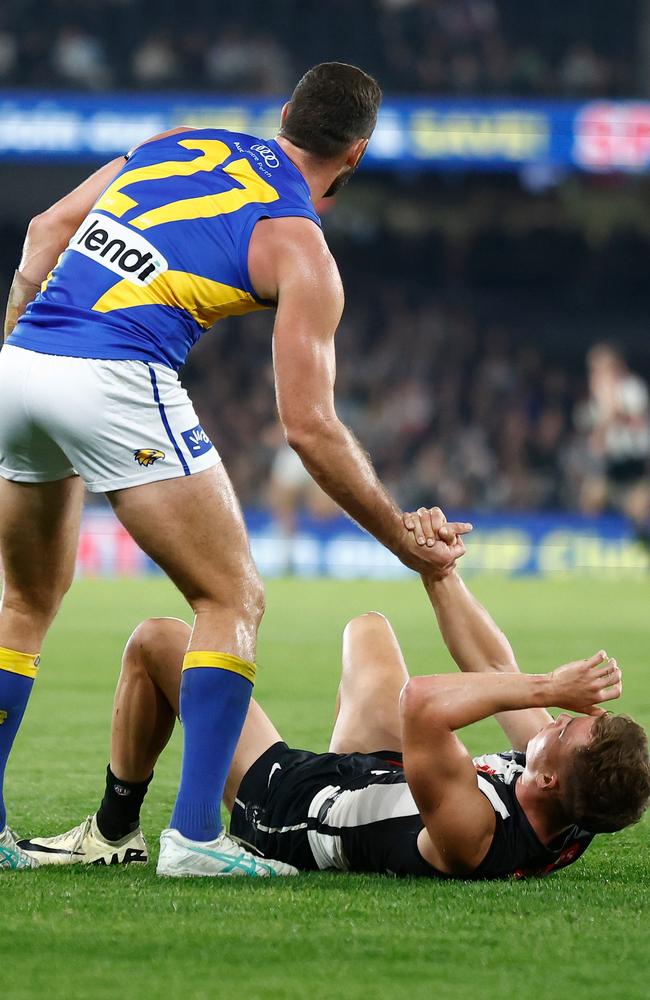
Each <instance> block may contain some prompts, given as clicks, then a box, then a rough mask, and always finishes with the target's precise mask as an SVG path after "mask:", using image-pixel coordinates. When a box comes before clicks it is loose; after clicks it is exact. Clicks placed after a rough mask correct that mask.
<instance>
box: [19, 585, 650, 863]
mask: <svg viewBox="0 0 650 1000" xmlns="http://www.w3.org/2000/svg"><path fill="white" fill-rule="evenodd" d="M425 586H426V590H427V593H428V595H429V597H430V599H431V602H432V604H433V607H434V610H435V613H436V616H437V619H438V623H439V625H440V630H441V632H442V635H443V638H444V640H445V642H446V644H447V647H448V649H449V651H450V653H451V655H452V656H453V658H454V659H455V661H456V663H457V664H458V666H459V667H460V669H461V671H462V673H461V674H460V675H458V674H438V675H433V676H430V677H414V678H409V675H408V672H407V669H406V666H405V663H404V660H403V658H402V653H401V651H400V647H399V645H398V643H397V639H396V638H395V635H394V633H393V630H392V629H391V626H390V624H389V623H388V621H387V620H386V619H385V618H384V617H383V616H382V615H379V614H376V613H370V614H366V615H362V616H360V617H358V618H354V619H353V620H352V621H351V622H350V623H349V624H348V626H347V627H346V629H345V632H344V637H343V673H342V678H341V686H340V689H339V696H338V699H337V711H336V721H335V725H334V731H333V733H332V738H331V742H330V752H329V753H326V754H318V753H311V752H310V751H305V750H293V749H291V748H289V747H288V746H287V744H286V743H284V742H283V740H282V736H281V735H280V733H279V732H278V731H277V729H276V728H275V726H274V725H273V723H272V722H271V720H270V719H269V718H268V716H267V715H266V714H265V713H264V712H263V711H262V709H261V708H260V706H259V705H258V704H256V703H255V702H252V703H251V706H250V709H249V712H248V717H247V720H246V724H245V726H244V730H243V733H242V736H241V739H240V741H239V745H238V747H237V751H236V753H235V756H234V760H233V764H232V767H231V770H230V774H229V778H228V783H227V786H226V795H225V802H226V805H227V807H228V809H229V810H230V811H231V813H232V821H231V833H232V834H233V835H234V836H236V837H239V838H241V839H242V840H243V841H245V842H247V843H248V844H249V845H251V846H252V847H254V848H255V849H256V850H257V851H259V852H261V853H262V854H263V855H265V856H266V857H271V858H276V859H279V860H281V861H284V862H286V863H287V864H289V865H293V866H295V867H296V868H298V869H300V870H310V869H319V868H321V869H325V868H335V869H344V870H346V871H365V872H368V871H370V872H385V873H390V874H395V875H421V876H428V877H439V876H442V877H444V876H455V877H461V878H498V877H504V876H509V875H518V876H522V875H531V874H545V873H547V872H551V871H553V870H555V869H557V868H562V867H564V866H565V865H568V864H570V863H571V862H572V861H575V860H576V859H577V858H578V857H579V856H580V855H581V854H582V852H583V851H584V850H585V848H586V847H587V846H588V845H589V843H590V841H591V839H592V836H593V834H594V833H600V832H609V831H614V830H620V829H621V828H622V827H624V826H627V825H628V824H630V823H634V822H636V820H638V819H639V817H640V816H641V815H642V813H643V811H644V809H645V808H646V804H647V801H648V796H649V794H650V767H649V763H648V746H647V740H646V736H645V733H644V732H643V730H642V729H641V727H640V726H639V725H637V724H636V723H635V722H633V721H632V720H631V719H629V718H628V717H627V716H625V715H611V714H609V713H605V712H604V711H603V710H602V709H599V708H597V707H596V706H597V704H598V703H599V702H603V701H610V700H612V699H615V698H618V697H619V695H620V694H621V671H620V669H619V668H618V666H617V664H616V662H615V661H614V660H610V659H608V657H607V655H606V654H605V653H604V652H599V653H596V654H595V656H592V657H590V658H588V659H586V660H581V661H579V662H576V663H570V664H568V665H566V666H563V667H560V668H559V669H557V670H554V671H553V672H552V673H550V674H537V675H526V674H521V673H520V672H519V669H518V667H517V663H516V661H515V657H514V654H513V651H512V649H511V647H510V644H509V642H508V640H507V639H506V637H505V636H504V635H503V633H502V632H501V631H500V630H499V629H498V627H497V626H496V625H495V623H494V622H493V620H492V619H491V617H490V616H489V614H488V613H487V611H486V610H485V609H484V608H483V607H482V606H481V605H480V604H479V603H478V601H477V600H476V599H475V598H474V597H473V596H472V594H471V593H470V591H469V590H468V588H467V586H466V585H465V584H464V583H463V581H462V580H461V579H460V577H459V576H458V575H457V574H456V573H454V574H453V575H451V576H448V577H446V578H445V579H443V580H439V581H433V580H427V581H425ZM188 635H189V626H188V625H186V624H185V623H184V622H181V621H178V620H176V619H169V618H167V619H152V620H149V621H146V622H143V623H142V624H141V625H140V626H138V628H137V629H136V630H135V632H134V633H133V635H132V636H131V638H130V640H129V642H128V645H127V647H126V650H125V654H124V659H123V664H122V673H121V676H120V680H119V684H118V688H117V693H116V698H115V708H114V716H113V733H112V755H111V763H110V767H109V770H108V778H107V784H106V793H105V796H104V799H103V801H102V804H101V806H100V808H99V811H98V812H97V813H96V814H95V815H94V816H92V817H89V818H88V819H87V820H86V821H85V822H84V823H82V824H81V825H80V826H79V827H77V828H75V829H74V830H71V831H70V832H68V833H66V834H63V835H62V836H60V837H54V838H34V839H32V840H31V841H22V842H21V844H20V846H21V847H22V848H23V850H25V851H27V852H29V853H30V854H31V855H32V856H33V857H34V858H35V859H38V861H40V862H41V863H42V864H43V863H44V864H69V863H74V862H83V863H91V864H92V863H94V864H119V863H123V862H129V861H146V860H147V848H146V844H145V841H144V839H143V837H142V834H141V833H140V828H139V816H140V807H141V805H142V801H143V798H144V795H145V793H146V790H147V787H148V785H149V782H150V780H151V774H152V771H153V768H154V765H155V763H156V760H157V759H158V756H159V754H160V753H161V751H162V750H163V748H164V746H165V745H166V743H167V741H168V739H169V736H170V734H171V732H172V729H173V727H174V721H175V718H176V715H177V714H178V703H179V689H180V682H181V667H182V661H183V655H184V650H185V648H186V646H187V639H188ZM400 693H401V696H400ZM550 705H554V706H559V707H560V708H563V709H570V710H573V711H577V712H582V713H586V714H582V715H578V716H573V717H572V716H570V715H567V714H565V713H562V714H561V715H559V716H558V718H557V719H555V721H554V720H553V719H552V718H551V716H550V715H549V713H548V711H547V710H546V709H547V706H550ZM491 715H495V716H496V718H497V720H498V721H499V723H500V725H501V727H502V729H503V730H504V732H505V734H506V736H507V738H508V740H509V742H510V744H511V745H512V746H513V747H514V750H512V751H510V752H508V753H503V754H496V753H495V754H488V755H487V756H482V757H477V758H475V759H474V760H472V758H471V756H470V754H469V753H468V751H467V750H466V749H465V747H464V745H463V743H462V742H461V740H460V739H459V738H458V736H457V735H456V730H459V729H462V728H463V727H464V726H467V725H469V724H471V723H473V722H478V721H479V720H480V719H484V718H487V717H488V716H491ZM118 776H119V777H118ZM587 831H589V832H587ZM195 848H196V849H195V850H194V849H193V848H192V846H191V845H186V847H185V854H184V858H183V864H182V865H179V864H177V865H176V866H175V867H174V869H173V870H172V871H170V872H166V871H165V868H164V867H162V868H161V866H160V864H159V869H158V870H159V871H161V872H162V873H163V874H181V873H183V874H194V875H201V874H208V873H209V868H208V866H207V865H206V859H205V858H204V857H203V855H204V853H205V847H204V845H200V844H197V845H195ZM208 860H209V859H208ZM242 873H244V869H243V868H242Z"/></svg>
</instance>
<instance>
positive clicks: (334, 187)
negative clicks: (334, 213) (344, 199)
mask: <svg viewBox="0 0 650 1000" xmlns="http://www.w3.org/2000/svg"><path fill="white" fill-rule="evenodd" d="M356 169H357V168H356V167H343V170H342V171H341V173H340V174H339V175H338V177H337V178H336V179H335V180H334V181H333V182H332V183H331V184H330V186H329V187H328V189H327V191H326V192H325V194H324V195H323V198H331V197H332V196H333V195H335V194H338V192H339V191H340V190H341V188H342V187H345V185H346V184H347V182H348V181H349V180H350V178H351V177H352V174H353V173H354V171H355V170H356Z"/></svg>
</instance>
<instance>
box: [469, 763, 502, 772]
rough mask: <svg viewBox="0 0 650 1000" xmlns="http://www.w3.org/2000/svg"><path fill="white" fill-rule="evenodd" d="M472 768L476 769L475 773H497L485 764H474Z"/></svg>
mask: <svg viewBox="0 0 650 1000" xmlns="http://www.w3.org/2000/svg"><path fill="white" fill-rule="evenodd" d="M474 767H475V768H476V770H477V771H480V772H481V774H496V773H497V772H496V771H495V769H494V768H493V767H488V765H487V764H475V765H474Z"/></svg>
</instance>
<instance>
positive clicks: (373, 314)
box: [184, 285, 650, 525]
mask: <svg viewBox="0 0 650 1000" xmlns="http://www.w3.org/2000/svg"><path fill="white" fill-rule="evenodd" d="M270 325H271V319H270V317H268V316H264V315H261V314H256V315H253V316H250V317H247V318H244V319H240V320H238V321H237V324H236V326H235V325H234V324H233V325H232V326H228V325H227V324H223V326H222V329H221V330H220V332H219V333H217V332H216V331H215V333H214V335H211V336H210V337H208V338H206V340H205V341H204V343H203V344H202V346H201V347H200V348H199V349H198V350H197V352H196V356H195V358H194V361H193V362H191V363H190V365H189V367H188V369H187V370H186V376H185V378H184V381H185V382H186V383H187V384H188V386H190V390H191V394H192V396H193V398H194V400H195V402H196V405H197V408H198V411H199V413H200V414H201V418H202V420H203V422H204V425H205V427H206V430H208V431H209V433H210V434H211V435H212V436H213V440H214V441H215V444H216V445H217V447H218V448H219V450H220V451H221V453H222V455H223V458H224V460H225V462H226V464H227V467H228V468H229V471H230V474H231V476H232V478H233V479H234V480H235V482H236V484H237V487H238V489H239V491H240V495H241V497H242V500H243V502H244V503H245V504H248V505H252V506H262V505H264V504H265V503H267V502H268V500H269V497H270V496H271V499H272V500H274V502H275V505H276V507H278V506H279V507H281V506H282V503H283V498H286V497H288V496H289V495H296V496H297V495H298V494H300V496H299V497H298V499H299V501H300V502H302V503H304V502H306V503H307V504H308V506H310V507H311V508H312V510H313V511H314V512H315V513H316V514H326V513H327V512H328V509H327V504H323V503H322V498H319V496H318V492H317V491H314V490H313V489H311V488H310V487H309V485H308V482H307V477H305V476H303V475H301V471H300V467H299V463H297V462H296V461H294V460H292V457H291V455H290V454H288V453H287V451H286V449H284V448H283V446H282V434H281V431H280V428H279V426H278V423H277V419H276V413H275V403H274V392H273V373H272V368H271V363H270V355H269V337H270ZM243 345H245V349H243ZM602 350H603V351H604V352H605V354H607V351H608V350H609V351H610V355H611V354H612V352H613V356H614V361H613V362H611V363H610V362H608V360H607V358H606V359H605V363H604V364H601V365H600V368H599V369H598V371H597V372H596V374H595V375H594V372H593V371H592V370H591V369H587V368H586V367H585V366H584V363H583V362H582V361H581V363H580V364H579V365H577V366H573V367H572V366H571V365H568V364H567V363H566V361H565V360H560V359H559V358H558V357H555V358H554V357H553V356H552V355H551V356H549V355H548V354H545V352H544V347H543V345H541V344H540V345H537V344H535V343H531V341H530V340H525V339H524V340H522V339H521V337H518V336H515V335H513V333H512V331H510V330H508V329H507V328H505V327H504V326H502V325H500V324H494V323H488V324H483V323H481V322H480V321H479V320H478V319H477V317H476V315H475V314H474V313H473V312H472V311H469V310H466V309H463V308H458V307H449V306H442V305H441V304H440V302H439V301H438V300H437V299H436V297H435V296H431V295H430V296H425V297H424V298H422V299H421V300H420V301H419V302H418V303H417V304H414V303H413V302H412V301H410V300H409V298H408V296H405V295H404V292H403V289H402V288H401V287H400V286H398V285H395V286H394V287H392V288H391V287H386V286H384V288H383V289H382V291H381V293H380V295H379V297H377V294H376V290H374V291H373V290H372V289H371V288H370V287H368V288H367V289H366V295H364V296H363V297H362V298H360V299H359V298H357V299H356V301H355V302H354V303H353V304H350V305H349V307H348V310H347V312H346V315H345V317H344V320H343V323H342V326H341V329H340V331H339V334H338V359H339V365H338V380H337V399H338V409H339V413H340V416H341V417H342V419H344V420H345V421H346V422H347V423H348V424H349V425H350V426H351V427H352V429H353V430H354V431H355V433H356V434H357V436H358V437H359V439H360V440H361V442H362V443H363V445H364V446H365V447H366V448H367V449H368V451H369V452H370V454H371V455H372V458H373V461H374V462H375V464H376V467H377V469H378V471H379V474H380V476H381V477H382V479H383V481H384V482H385V483H386V485H387V486H388V487H389V489H390V490H391V492H392V493H393V494H394V495H395V496H396V497H397V498H398V500H399V502H400V504H401V505H402V506H403V507H404V508H405V509H415V508H416V507H418V506H420V505H427V506H429V505H431V503H432V502H434V501H435V502H437V503H440V504H441V505H443V506H445V507H449V508H453V509H468V510H475V511H476V510H482V511H490V510H496V509H498V510H503V509H507V510H529V509H537V510H560V509H571V510H582V511H583V512H585V513H596V512H600V511H606V510H610V509H619V510H620V509H624V510H625V512H626V513H628V514H631V515H632V516H634V517H636V519H637V521H638V523H639V524H640V525H642V524H645V522H646V521H647V516H648V510H647V505H648V498H647V496H644V497H642V496H640V491H639V490H636V496H635V499H634V504H636V506H630V507H629V509H628V508H627V507H626V506H625V503H626V502H627V496H628V492H629V491H628V487H629V488H630V489H631V488H632V487H635V488H636V487H641V486H643V485H644V484H645V482H646V481H647V473H648V455H649V452H650V430H649V425H648V407H647V391H646V387H645V383H644V382H643V380H642V379H640V378H639V377H638V376H632V375H629V376H628V375H626V373H627V368H626V366H625V361H624V359H623V356H622V355H621V356H619V354H618V353H617V350H616V349H615V348H607V347H603V348H602ZM608 357H609V356H608ZM598 360H599V359H598V356H597V355H596V356H594V357H592V359H591V365H592V368H593V367H594V365H595V366H596V368H598ZM608 364H609V369H608ZM624 377H629V378H631V379H632V383H631V384H629V383H628V384H627V387H626V388H625V390H621V400H622V403H621V406H620V407H619V406H618V403H617V400H618V396H617V393H618V391H619V390H618V389H617V388H616V385H617V384H618V383H617V379H619V378H624ZM599 379H600V381H599ZM626 408H627V409H626ZM628 409H629V413H628V412H627V410H628ZM619 411H621V412H619ZM630 420H631V421H632V424H633V425H634V429H633V430H630V428H629V427H628V423H629V421H630ZM607 421H610V423H611V421H614V422H615V421H619V425H621V424H622V428H623V429H622V430H621V426H619V425H617V429H612V428H611V427H610V425H609V424H607ZM608 428H609V429H608ZM269 482H270V484H271V486H270V489H271V494H269ZM610 487H611V488H610ZM646 492H647V491H646ZM644 505H645V506H644Z"/></svg>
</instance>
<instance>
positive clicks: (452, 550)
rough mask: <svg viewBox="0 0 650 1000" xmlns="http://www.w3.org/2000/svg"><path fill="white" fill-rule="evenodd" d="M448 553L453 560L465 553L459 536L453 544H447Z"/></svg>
mask: <svg viewBox="0 0 650 1000" xmlns="http://www.w3.org/2000/svg"><path fill="white" fill-rule="evenodd" d="M449 554H450V556H451V559H452V561H453V562H456V560H457V559H460V558H461V556H464V555H465V546H464V544H463V540H462V538H459V539H458V541H457V542H456V544H455V545H450V546H449Z"/></svg>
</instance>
